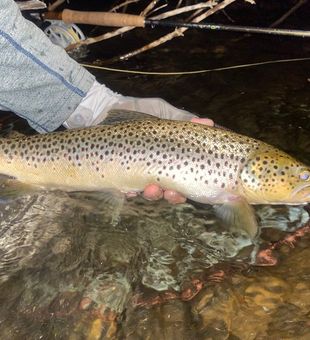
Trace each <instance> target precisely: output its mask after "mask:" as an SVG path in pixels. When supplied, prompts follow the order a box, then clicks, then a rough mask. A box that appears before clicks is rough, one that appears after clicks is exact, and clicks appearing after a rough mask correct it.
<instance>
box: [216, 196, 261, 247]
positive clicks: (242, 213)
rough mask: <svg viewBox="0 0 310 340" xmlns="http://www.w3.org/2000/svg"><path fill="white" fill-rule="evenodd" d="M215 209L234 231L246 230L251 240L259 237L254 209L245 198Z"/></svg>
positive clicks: (217, 206)
mask: <svg viewBox="0 0 310 340" xmlns="http://www.w3.org/2000/svg"><path fill="white" fill-rule="evenodd" d="M214 208H215V211H216V214H217V216H218V217H219V218H221V219H222V220H223V221H224V223H225V224H227V225H228V226H229V228H231V229H232V230H236V231H239V230H244V231H245V232H246V233H247V234H248V235H249V237H250V238H251V240H254V239H255V238H256V237H257V236H258V224H257V221H256V218H255V214H254V211H253V208H252V207H251V206H250V205H249V204H248V202H247V201H246V200H245V199H244V198H241V197H240V198H239V197H238V198H236V199H233V200H231V201H229V202H227V203H224V204H221V205H216V206H215V207H214Z"/></svg>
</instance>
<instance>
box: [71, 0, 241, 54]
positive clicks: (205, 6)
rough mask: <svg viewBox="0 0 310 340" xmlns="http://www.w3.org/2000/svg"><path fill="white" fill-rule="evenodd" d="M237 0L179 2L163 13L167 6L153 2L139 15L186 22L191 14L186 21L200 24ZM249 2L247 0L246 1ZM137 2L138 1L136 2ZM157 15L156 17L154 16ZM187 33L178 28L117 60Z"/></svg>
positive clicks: (113, 33) (112, 33) (90, 41)
mask: <svg viewBox="0 0 310 340" xmlns="http://www.w3.org/2000/svg"><path fill="white" fill-rule="evenodd" d="M235 1H236V0H209V1H201V2H199V3H196V4H194V5H183V4H184V1H179V2H178V3H177V6H176V7H175V8H174V9H172V10H169V11H163V8H164V7H166V5H163V6H162V5H161V1H160V0H157V1H156V0H155V1H154V0H153V1H150V3H149V4H148V5H147V6H146V7H145V9H144V10H143V11H142V12H141V13H139V15H141V16H143V17H147V18H149V19H156V20H163V19H167V18H171V17H176V16H180V15H183V17H182V18H183V20H184V15H185V14H187V13H188V14H190V15H189V16H188V17H187V18H185V21H192V22H197V23H198V22H200V21H202V20H204V19H205V18H207V17H209V16H210V15H212V14H214V13H216V12H217V11H220V10H222V9H224V8H225V7H226V6H228V5H229V4H231V3H233V2H235ZM245 1H247V0H245ZM132 2H133V0H126V1H124V2H123V3H120V4H118V5H117V6H114V7H113V8H112V9H111V11H112V10H113V11H115V10H116V9H121V8H124V6H127V5H128V4H129V3H132ZM134 2H136V1H134ZM186 3H188V1H186ZM159 11H160V13H159V14H158V12H159ZM155 13H156V15H154V14H155ZM133 29H135V27H129V26H128V27H121V28H118V29H114V30H111V31H110V32H107V33H104V34H101V35H99V36H96V37H89V38H87V39H85V40H81V41H79V42H78V43H76V44H73V45H70V46H68V47H67V48H66V50H67V51H71V50H73V49H76V48H78V47H80V46H83V45H90V44H94V43H97V42H100V41H104V40H107V39H112V38H114V37H117V36H119V35H122V34H124V33H126V32H129V31H131V30H133ZM186 31H187V28H177V29H174V31H172V32H171V33H169V34H166V35H164V36H162V37H161V38H159V39H157V40H155V41H153V42H150V43H149V44H147V45H145V46H143V47H141V48H139V49H137V50H134V51H131V52H128V53H126V54H124V55H122V56H119V57H117V58H115V59H118V60H123V59H128V58H130V57H132V56H135V55H137V54H139V53H142V52H145V51H147V50H150V49H152V48H154V47H157V46H159V45H161V44H163V43H165V42H168V41H169V40H171V39H174V38H176V37H180V36H182V35H184V33H185V32H186Z"/></svg>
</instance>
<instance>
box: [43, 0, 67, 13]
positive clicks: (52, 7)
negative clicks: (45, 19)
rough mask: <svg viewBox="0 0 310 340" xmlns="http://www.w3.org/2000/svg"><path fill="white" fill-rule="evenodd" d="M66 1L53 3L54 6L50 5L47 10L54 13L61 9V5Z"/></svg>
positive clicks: (57, 0)
mask: <svg viewBox="0 0 310 340" xmlns="http://www.w3.org/2000/svg"><path fill="white" fill-rule="evenodd" d="M65 1H66V0H56V1H55V2H53V3H52V4H50V5H48V7H47V9H48V10H49V11H50V12H52V11H55V9H56V8H57V7H59V6H60V5H62V4H63V3H64V2H65Z"/></svg>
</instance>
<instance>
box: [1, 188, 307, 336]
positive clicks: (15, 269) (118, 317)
mask: <svg viewBox="0 0 310 340" xmlns="http://www.w3.org/2000/svg"><path fill="white" fill-rule="evenodd" d="M100 199H101V197H100V195H98V197H97V196H96V195H89V194H87V195H86V194H85V196H83V194H82V193H80V194H78V195H74V194H70V195H68V194H66V193H62V192H57V191H56V192H43V193H37V194H31V195H24V196H22V197H20V198H18V199H15V200H12V201H7V202H2V203H1V224H0V226H1V258H0V279H1V290H0V302H1V303H0V315H1V322H0V333H1V334H2V336H3V337H4V338H8V337H9V336H10V337H13V338H16V339H20V338H23V337H29V338H33V339H36V338H38V339H39V338H41V337H43V338H61V339H62V338H64V339H67V338H70V339H81V338H84V337H86V338H87V337H88V338H89V339H96V338H100V336H102V337H103V338H104V337H106V338H109V334H110V335H111V336H112V335H113V336H114V335H115V336H117V337H119V338H130V339H131V338H132V339H138V338H143V339H144V338H150V339H153V338H154V339H155V338H158V337H159V338H163V334H166V335H165V336H166V338H167V339H174V338H177V337H179V336H181V337H182V338H186V339H187V338H188V339H189V338H192V336H195V338H197V337H201V338H205V337H206V338H208V337H209V338H210V337H211V338H214V339H219V338H223V339H224V338H227V337H228V335H229V334H234V336H236V337H240V338H253V339H254V338H255V339H256V338H257V336H263V335H264V336H266V335H269V334H270V336H272V334H274V333H275V334H276V332H277V325H278V323H279V322H280V321H279V320H282V319H284V318H285V316H287V315H286V313H285V311H288V312H289V313H290V315H291V313H293V314H292V315H293V316H294V319H291V322H290V323H289V324H288V325H287V328H288V330H287V332H293V334H294V336H295V335H296V331H297V330H295V328H294V325H295V327H297V325H301V324H302V325H304V324H305V325H304V326H306V323H307V313H309V309H307V308H308V307H309V304H310V299H309V298H308V295H309V294H308V288H310V287H309V282H310V281H309V271H308V273H307V261H306V259H307V248H306V243H300V244H299V246H298V248H297V249H295V250H294V257H293V258H291V257H287V258H286V259H285V260H284V262H283V263H281V265H280V266H279V267H274V268H270V269H265V268H262V269H260V268H251V267H250V266H249V264H248V262H249V254H250V252H251V249H252V247H251V246H249V242H248V240H247V239H246V238H245V237H244V236H242V235H231V234H230V233H229V231H227V230H225V229H224V228H223V227H221V225H220V223H219V222H218V221H217V220H216V218H215V216H214V213H213V211H212V209H211V208H210V207H206V208H201V207H200V208H198V207H193V206H192V205H189V204H184V205H178V206H171V205H169V204H168V203H166V202H147V201H145V200H143V199H142V198H135V199H131V200H129V201H126V202H125V203H124V205H123V207H122V209H121V212H120V215H119V216H118V218H117V222H115V214H114V212H113V207H112V206H109V204H107V202H106V201H104V204H102V202H101V200H100ZM256 210H257V214H258V215H259V216H260V219H261V224H262V225H263V226H265V227H268V228H267V229H269V228H270V227H271V228H273V229H274V230H275V231H276V232H277V233H278V236H277V237H280V235H281V233H283V230H285V231H287V230H294V229H296V227H297V226H298V225H301V224H302V223H303V222H304V221H306V220H307V216H308V215H307V213H306V212H305V211H304V210H303V209H302V208H301V207H291V208H288V207H279V208H277V207H273V208H270V207H267V206H262V207H257V208H256ZM278 221H279V222H278ZM267 229H266V230H267ZM263 236H264V238H265V239H268V235H267V236H266V235H264V231H263ZM282 255H283V256H284V257H285V254H282ZM297 259H298V262H297V263H298V268H294V266H295V265H294V263H295V261H296V260H297ZM217 266H218V267H217ZM283 266H286V268H287V270H284V268H283ZM293 269H294V273H293V272H292V270H293ZM296 271H298V272H296ZM306 273H307V274H306ZM197 282H198V284H197ZM199 285H203V286H204V287H203V289H202V291H201V292H200V293H199V294H198V295H197V296H196V297H195V298H194V299H192V298H193V297H194V295H195V289H197V286H199ZM201 288H202V287H200V289H201ZM299 294H302V296H303V298H302V302H301V301H300V296H299ZM309 297H310V296H309ZM295 299H296V301H295ZM186 300H191V301H189V302H186ZM273 315H276V318H275V319H273V318H272V319H271V316H273ZM245 318H246V319H247V322H246V327H245V326H243V325H242V324H243V321H244V319H245ZM257 318H260V319H261V321H260V323H259V327H258V326H257ZM294 320H295V321H294ZM284 321H285V320H284ZM292 322H293V323H292ZM294 322H295V324H294ZM241 325H242V326H241ZM281 331H282V332H284V331H283V329H282V330H281ZM162 332H163V333H162ZM253 332H254V333H253ZM298 332H299V333H302V332H304V333H305V334H306V330H303V331H301V330H298ZM248 333H249V334H252V333H253V334H255V337H254V336H253V337H251V336H250V335H249V334H248ZM104 334H105V335H104ZM245 334H248V335H247V336H246V337H244V335H245Z"/></svg>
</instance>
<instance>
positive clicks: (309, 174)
mask: <svg viewBox="0 0 310 340" xmlns="http://www.w3.org/2000/svg"><path fill="white" fill-rule="evenodd" d="M299 178H300V179H301V180H302V181H309V179H310V172H309V171H303V172H302V173H300V175H299Z"/></svg>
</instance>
